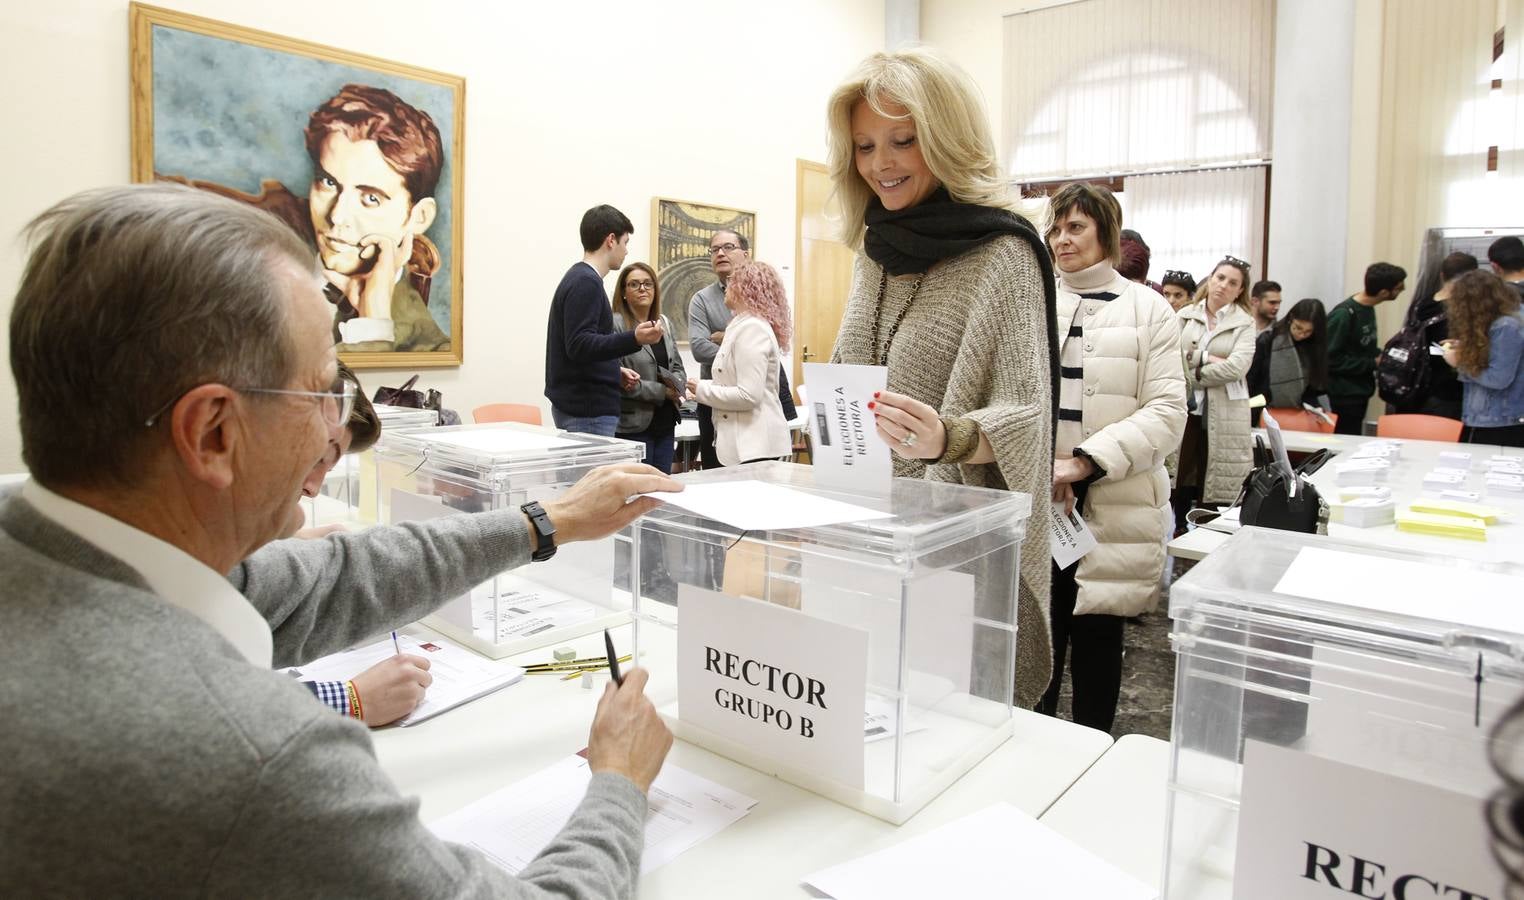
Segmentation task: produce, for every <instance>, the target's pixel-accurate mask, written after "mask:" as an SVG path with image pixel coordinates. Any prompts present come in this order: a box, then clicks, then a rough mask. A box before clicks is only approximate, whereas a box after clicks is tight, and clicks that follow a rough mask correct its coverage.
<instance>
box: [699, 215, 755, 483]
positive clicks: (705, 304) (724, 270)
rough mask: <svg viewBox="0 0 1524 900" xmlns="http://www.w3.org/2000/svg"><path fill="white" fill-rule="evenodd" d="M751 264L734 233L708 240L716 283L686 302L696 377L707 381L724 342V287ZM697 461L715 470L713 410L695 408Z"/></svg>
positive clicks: (727, 319)
mask: <svg viewBox="0 0 1524 900" xmlns="http://www.w3.org/2000/svg"><path fill="white" fill-rule="evenodd" d="M750 261H751V243H750V242H749V241H747V240H746V238H745V236H744V235H741V234H737V233H736V232H734V231H716V232H715V233H714V234H712V235H710V236H709V267H710V268H711V269H713V270H714V274H715V277H716V278H718V279H719V280H718V281H716V282H715V283H714V284H711V285H709V286H708V287H706V288H702V289H700V290H699V292H698V293H696V294H694V295H693V299H692V300H690V301H688V350H689V352H691V353H692V354H693V358H694V359H696V360H698V362H699V376H700V377H701V378H711V377H713V375H712V367H713V366H714V358H715V356H717V355H718V354H719V352H720V344H721V343H722V342H724V340H725V329H726V328H727V327H729V325H730V317H731V315H732V313H731V311H730V307H728V306H726V305H725V285H726V284H727V283H729V281H730V276H731V273H733V272H735V270H737V269H739V268H741V267H742V266H744V265H746V264H747V263H748V262H750ZM698 422H699V458H700V459H701V460H703V463H704V468H706V469H718V468H719V467H720V457H719V456H718V455H717V454H716V453H715V451H714V410H713V409H711V408H710V407H709V406H707V405H705V404H703V403H700V404H698Z"/></svg>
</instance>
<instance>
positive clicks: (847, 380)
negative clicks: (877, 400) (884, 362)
mask: <svg viewBox="0 0 1524 900" xmlns="http://www.w3.org/2000/svg"><path fill="white" fill-rule="evenodd" d="M888 382H889V369H888V368H887V367H885V366H848V365H840V364H832V363H805V364H804V383H805V385H806V386H807V387H808V388H809V398H810V403H809V409H808V410H806V411H805V420H806V421H808V422H809V426H810V461H811V464H812V465H813V466H814V467H815V480H816V481H817V482H818V483H819V484H823V485H831V486H835V487H845V488H852V489H854V490H862V491H870V492H872V493H876V494H887V493H888V492H889V479H891V478H892V477H894V464H893V462H892V460H891V459H890V456H889V445H888V444H886V443H884V441H883V439H882V438H880V437H879V436H878V433H877V432H876V431H875V430H874V425H873V410H871V409H869V408H868V404H869V403H871V402H872V401H873V394H874V393H875V392H877V391H882V390H884V389H885V387H886V386H887V385H888Z"/></svg>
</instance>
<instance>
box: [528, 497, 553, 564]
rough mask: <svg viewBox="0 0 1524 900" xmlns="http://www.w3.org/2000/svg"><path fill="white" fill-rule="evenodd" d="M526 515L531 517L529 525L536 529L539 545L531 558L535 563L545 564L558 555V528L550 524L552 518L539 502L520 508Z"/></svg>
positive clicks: (532, 502)
mask: <svg viewBox="0 0 1524 900" xmlns="http://www.w3.org/2000/svg"><path fill="white" fill-rule="evenodd" d="M519 509H521V510H523V511H524V515H526V516H528V517H529V524H530V525H532V526H533V527H534V533H535V537H536V538H537V539H538V543H537V544H536V546H535V551H534V553H532V554H530V556H529V558H530V559H532V560H534V561H535V562H544V561H545V560H547V559H550V558H551V557H552V556H555V555H556V526H554V525H552V524H550V516H548V515H546V514H545V507H543V506H541V505H540V504H539V503H538V502H537V501H530V502H529V503H525V504H524V505H523V506H520V507H519Z"/></svg>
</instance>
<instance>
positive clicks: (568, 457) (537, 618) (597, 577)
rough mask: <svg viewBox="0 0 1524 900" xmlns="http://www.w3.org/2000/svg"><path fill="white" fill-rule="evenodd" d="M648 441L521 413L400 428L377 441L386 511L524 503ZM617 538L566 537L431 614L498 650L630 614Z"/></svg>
mask: <svg viewBox="0 0 1524 900" xmlns="http://www.w3.org/2000/svg"><path fill="white" fill-rule="evenodd" d="M644 455H645V447H644V446H643V445H642V444H638V443H632V442H630V441H621V440H617V439H615V438H607V437H599V436H597V435H590V434H574V433H572V432H566V431H558V430H556V429H554V428H540V427H536V426H531V425H520V424H513V423H494V424H489V425H458V426H449V427H444V428H429V429H425V430H421V431H413V432H408V433H405V434H393V435H391V436H389V437H388V438H387V439H386V440H385V441H384V442H383V443H381V444H379V445H377V447H376V463H377V475H378V481H379V490H378V494H379V502H380V505H381V518H382V521H384V522H387V523H392V524H395V523H397V522H406V521H416V520H420V519H427V518H432V517H435V516H440V515H451V514H455V513H475V512H485V511H488V510H500V509H514V508H517V507H519V506H522V505H523V504H525V503H528V502H530V501H531V500H538V501H545V500H549V499H552V498H554V497H555V496H556V495H557V494H559V493H561V492H562V491H564V490H565V489H566V488H568V487H570V486H571V485H573V484H575V483H576V482H577V481H578V480H579V479H581V478H582V476H583V475H586V474H587V473H588V472H589V471H591V470H593V469H594V468H597V467H598V466H604V465H608V464H610V463H620V462H639V461H640V460H641V458H642V457H643V456H644ZM614 543H615V542H614V538H612V537H610V538H605V539H604V540H600V541H585V542H578V543H574V544H567V545H565V546H562V547H560V548H559V549H558V550H557V552H556V555H555V556H554V557H553V558H551V559H550V560H548V561H546V562H542V563H535V564H534V565H529V566H523V567H521V568H518V569H515V570H512V571H508V572H502V573H500V574H498V575H496V576H494V577H492V578H490V579H488V580H487V581H485V582H483V583H482V584H480V585H478V586H477V587H476V588H475V589H473V590H472V591H471V593H470V594H469V595H466V596H462V597H457V598H455V599H454V600H451V601H450V602H448V603H446V604H445V605H444V606H443V607H441V608H440V609H439V610H438V611H437V612H436V613H434V614H433V615H432V616H429V617H427V618H425V619H424V620H423V621H424V623H425V624H427V625H428V626H430V627H431V628H435V629H437V630H439V631H441V632H443V633H444V634H446V635H449V636H450V637H453V638H455V639H456V640H458V641H460V642H461V643H463V644H466V645H468V646H470V647H472V648H473V649H475V650H477V651H478V652H481V653H484V654H486V655H487V656H490V657H492V658H494V659H498V658H501V657H504V656H510V655H512V654H515V653H522V652H524V651H526V650H532V649H534V648H536V647H542V646H545V645H546V644H551V643H555V642H557V641H560V640H564V639H567V638H573V637H577V636H579V635H583V634H588V633H591V632H594V631H597V630H600V629H603V628H607V627H610V626H614V625H622V624H624V623H625V622H627V621H629V610H628V599H627V595H624V594H621V595H620V597H619V598H618V599H616V597H615V595H614V591H613V580H614V553H615V547H614Z"/></svg>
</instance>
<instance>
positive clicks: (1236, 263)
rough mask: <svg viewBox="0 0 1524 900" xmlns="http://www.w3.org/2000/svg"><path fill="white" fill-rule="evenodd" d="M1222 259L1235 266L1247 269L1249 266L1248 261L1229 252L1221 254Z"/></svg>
mask: <svg viewBox="0 0 1524 900" xmlns="http://www.w3.org/2000/svg"><path fill="white" fill-rule="evenodd" d="M1222 261H1223V262H1225V263H1227V264H1228V265H1230V266H1237V267H1238V268H1240V269H1248V268H1249V263H1248V261H1247V260H1242V259H1239V258H1238V257H1236V256H1234V255H1233V254H1231V253H1228V254H1225V255H1224V256H1223V258H1222Z"/></svg>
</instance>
